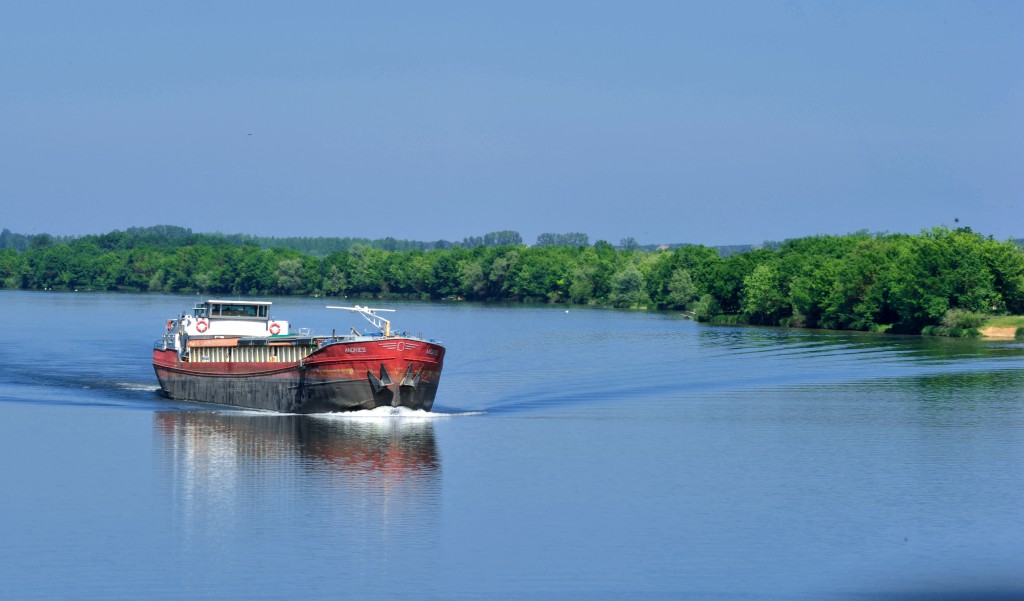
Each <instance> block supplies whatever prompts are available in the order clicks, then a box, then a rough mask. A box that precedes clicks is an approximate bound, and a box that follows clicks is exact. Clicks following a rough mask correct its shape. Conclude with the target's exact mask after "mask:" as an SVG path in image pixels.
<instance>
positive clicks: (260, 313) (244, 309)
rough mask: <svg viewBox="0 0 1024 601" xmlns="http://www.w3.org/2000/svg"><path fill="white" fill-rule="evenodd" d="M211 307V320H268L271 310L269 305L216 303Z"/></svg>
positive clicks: (211, 304)
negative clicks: (219, 318) (218, 318)
mask: <svg viewBox="0 0 1024 601" xmlns="http://www.w3.org/2000/svg"><path fill="white" fill-rule="evenodd" d="M209 305H210V317H211V318H217V317H221V318H230V319H267V315H268V312H269V310H270V307H269V305H267V304H251V303H225V302H216V303H210V304H209Z"/></svg>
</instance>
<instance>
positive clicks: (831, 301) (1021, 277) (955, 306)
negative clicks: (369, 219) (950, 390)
mask: <svg viewBox="0 0 1024 601" xmlns="http://www.w3.org/2000/svg"><path fill="white" fill-rule="evenodd" d="M282 240H285V239H258V238H253V237H246V236H225V235H222V234H195V233H193V232H192V231H191V230H188V229H186V228H178V227H174V226H156V227H152V228H131V229H129V230H126V231H124V232H120V231H115V232H110V233H108V234H102V235H98V236H83V237H79V238H58V237H54V236H50V235H47V234H39V235H35V236H24V235H20V234H12V233H11V232H9V231H8V230H3V232H0V287H4V288H12V289H32V290H46V289H54V290H132V291H153V292H171V293H203V294H211V295H213V294H231V295H245V294H251V295H267V294H275V295H278V294H282V295H283V294H320V295H326V296H340V295H377V296H389V297H408V298H434V299H440V298H465V299H470V300H479V301H520V302H556V303H580V304H599V305H613V306H617V307H654V308H661V309H676V310H686V311H688V312H690V314H692V315H693V317H694V318H695V319H698V320H701V321H713V322H716V323H756V324H766V325H789V326H798V327H822V328H836V329H855V330H871V331H887V330H892V331H901V332H914V333H917V332H922V331H927V332H930V333H933V334H941V335H973V333H974V332H976V331H977V328H978V327H979V326H980V325H981V320H982V319H983V316H986V315H999V314H1005V313H1024V250H1022V249H1021V247H1020V246H1018V245H1017V244H1015V243H1012V242H998V241H995V240H993V239H991V238H986V237H984V236H981V235H979V234H976V233H974V232H972V231H970V230H969V229H966V228H961V229H955V230H950V229H947V228H935V229H932V230H928V231H925V232H922V233H921V234H919V235H913V236H911V235H904V234H892V235H890V234H874V235H872V234H868V233H866V232H858V233H856V234H851V235H848V236H813V237H808V238H801V239H796V240H787V241H785V242H782V243H772V244H766V245H765V246H766V247H769V248H770V249H769V248H761V249H757V250H749V251H748V252H737V253H734V254H730V255H728V256H725V257H723V256H721V255H720V253H719V251H718V250H716V249H714V248H708V247H703V246H693V245H687V246H678V247H675V248H673V249H671V250H664V249H662V250H656V251H648V250H643V249H642V248H641V247H639V246H638V245H636V244H635V240H630V239H628V238H626V239H623V247H624V248H621V249H616V248H615V247H614V246H612V245H611V244H609V243H608V242H605V241H603V240H602V241H598V242H596V243H595V244H594V245H593V246H590V245H587V242H586V236H585V235H583V234H542V235H541V237H540V238H539V239H538V242H539V243H541V244H539V245H537V246H533V247H526V246H523V245H522V239H521V237H520V236H519V235H518V234H517V233H516V232H512V231H510V230H505V231H501V232H492V233H490V234H486V235H484V236H482V237H480V238H479V239H470V238H467V239H466V240H465V241H464V243H463V244H450V243H444V244H441V243H442V242H443V241H438V243H430V245H429V246H431V248H426V247H425V246H422V245H414V244H411V243H406V242H404V241H399V240H395V239H392V238H385V239H383V240H378V241H373V242H366V243H362V242H355V241H356V239H344V240H347V242H345V243H344V244H341V243H337V240H338V239H334V240H335V243H332V244H333V245H334V246H332V244H326V243H325V244H323V245H317V244H312V243H310V244H309V245H308V246H309V247H310V248H311V249H312V250H308V251H307V250H299V249H296V248H291V247H289V245H288V244H280V242H281V241H282ZM303 240H307V241H311V240H315V239H303ZM271 241H275V242H278V243H277V244H273V245H268V246H264V244H268V243H269V242H271ZM296 246H297V244H296ZM342 246H343V247H344V248H341V247H342ZM331 248H335V249H336V250H330V251H329V252H327V251H328V250H329V249H331ZM987 323H988V322H987ZM1015 325H1016V324H1015ZM926 328H927V329H926Z"/></svg>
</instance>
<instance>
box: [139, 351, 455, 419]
mask: <svg viewBox="0 0 1024 601" xmlns="http://www.w3.org/2000/svg"><path fill="white" fill-rule="evenodd" d="M232 342H234V341H232ZM215 348H217V347H204V349H207V350H210V351H212V349H215ZM221 348H225V347H221ZM300 351H301V352H300V353H299V354H300V355H306V354H307V352H308V351H309V348H302V349H300ZM190 354H191V355H192V357H193V358H194V359H195V360H192V361H182V360H180V358H179V356H178V353H177V351H175V350H172V349H167V350H162V349H159V348H157V349H156V350H154V351H153V368H154V370H155V371H156V376H157V379H158V380H159V381H160V387H161V389H162V390H163V392H164V394H166V395H167V396H168V397H170V398H174V399H187V400H193V401H202V402H208V403H218V404H223V405H233V406H236V407H246V408H251V409H265V410H271V411H280V412H285V413H320V412H330V411H351V410H356V409H372V408H374V407H380V406H393V407H398V406H404V407H409V408H412V409H424V410H429V409H430V408H431V407H432V406H433V403H434V397H435V395H436V393H437V386H438V382H439V381H440V378H441V367H442V365H443V363H444V347H442V346H440V345H437V344H434V343H431V342H425V341H423V340H418V339H410V338H398V337H392V338H381V339H367V340H356V341H345V342H332V341H330V340H328V341H326V343H325V344H323V345H322V346H319V347H314V350H312V352H308V356H304V357H303V358H302V359H301V360H299V361H280V362H277V361H259V362H252V361H249V362H246V361H203V360H201V359H200V358H201V357H202V355H201V354H200V349H198V348H193V349H191V352H190Z"/></svg>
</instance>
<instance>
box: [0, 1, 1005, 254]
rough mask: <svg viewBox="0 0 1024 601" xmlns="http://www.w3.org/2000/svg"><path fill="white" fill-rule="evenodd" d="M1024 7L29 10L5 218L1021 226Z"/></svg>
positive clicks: (367, 226)
mask: <svg viewBox="0 0 1024 601" xmlns="http://www.w3.org/2000/svg"><path fill="white" fill-rule="evenodd" d="M1022 191H1024V2H1017V1H1009V2H984V1H982V2H967V1H962V2H935V1H928V2H894V1H886V2H866V1H857V2H853V1H851V2H838V1H828V2H820V3H816V2H803V1H797V0H792V1H787V2H767V1H757V2H681V1H669V2H620V3H609V2H589V1H588V2H559V3H556V2H548V1H545V2H522V1H520V2H506V3H500V4H499V3H490V2H466V3H445V2H440V3H435V2H408V3H405V2H359V3H356V2H351V3H350V2H341V1H324V2H296V3H287V2H249V1H247V2H188V1H177V2H157V1H142V2H140V1H137V0H131V1H124V2H103V1H100V2H78V1H66V2H48V1H45V0H41V1H34V2H6V3H4V4H2V5H0V228H2V227H6V228H9V229H11V230H12V231H15V232H19V233H39V232H49V233H54V234H85V233H102V232H106V231H110V230H113V229H124V228H126V227H130V226H136V225H155V224H174V225H181V226H186V227H191V228H193V229H194V230H196V231H209V232H212V231H221V232H225V233H237V232H242V233H250V234H258V235H313V236H321V235H322V236H368V237H373V238H376V237H382V236H394V237H396V238H408V239H417V240H437V239H440V238H444V239H449V240H461V239H462V238H463V237H465V236H470V235H482V234H484V233H486V232H489V231H495V230H503V229H512V230H516V231H519V232H520V233H522V234H523V237H524V238H525V239H526V241H527V242H532V241H533V240H535V239H536V236H537V234H540V233H542V232H585V233H587V234H588V235H589V236H590V239H591V241H596V240H598V239H605V240H608V241H611V242H613V243H617V242H618V241H619V240H620V239H621V238H623V237H626V236H633V237H635V238H636V239H637V240H638V241H640V242H641V243H666V242H692V243H699V244H711V245H714V244H732V243H757V242H762V241H764V240H781V239H784V238H790V237H799V236H806V235H813V234H822V233H830V234H844V233H849V232H853V231H857V230H860V229H867V230H870V231H873V232H874V231H889V232H911V233H914V232H918V231H920V230H922V229H925V228H930V227H932V226H936V225H948V226H953V225H954V219H959V220H960V224H961V225H967V226H970V227H972V228H974V229H975V230H976V231H980V232H982V233H984V234H989V235H993V236H995V237H996V238H998V239H1005V238H1008V237H1022V236H1024V199H1022Z"/></svg>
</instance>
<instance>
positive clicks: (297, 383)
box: [157, 369, 437, 413]
mask: <svg viewBox="0 0 1024 601" xmlns="http://www.w3.org/2000/svg"><path fill="white" fill-rule="evenodd" d="M160 371H161V370H159V369H158V370H157V372H158V373H157V379H158V380H159V381H160V388H161V390H162V392H163V394H164V395H165V396H167V397H168V398H171V399H177V400H188V401H199V402H204V403H215V404H218V405H230V406H233V407H241V408H245V409H259V410H264V411H277V412H280V413H331V412H338V411H358V410H362V409H375V408H377V407H407V408H409V409H422V410H424V411H429V410H430V409H431V407H433V405H434V396H435V395H436V393H437V384H436V383H433V384H432V383H427V382H418V383H417V384H416V386H400V385H399V384H392V385H390V386H386V387H375V386H374V385H373V384H372V383H371V382H370V381H368V380H346V381H338V380H335V381H311V380H309V379H308V378H305V377H302V376H292V375H282V374H275V375H274V376H226V375H193V374H182V373H167V372H165V373H160ZM375 388H377V389H376V390H375Z"/></svg>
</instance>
